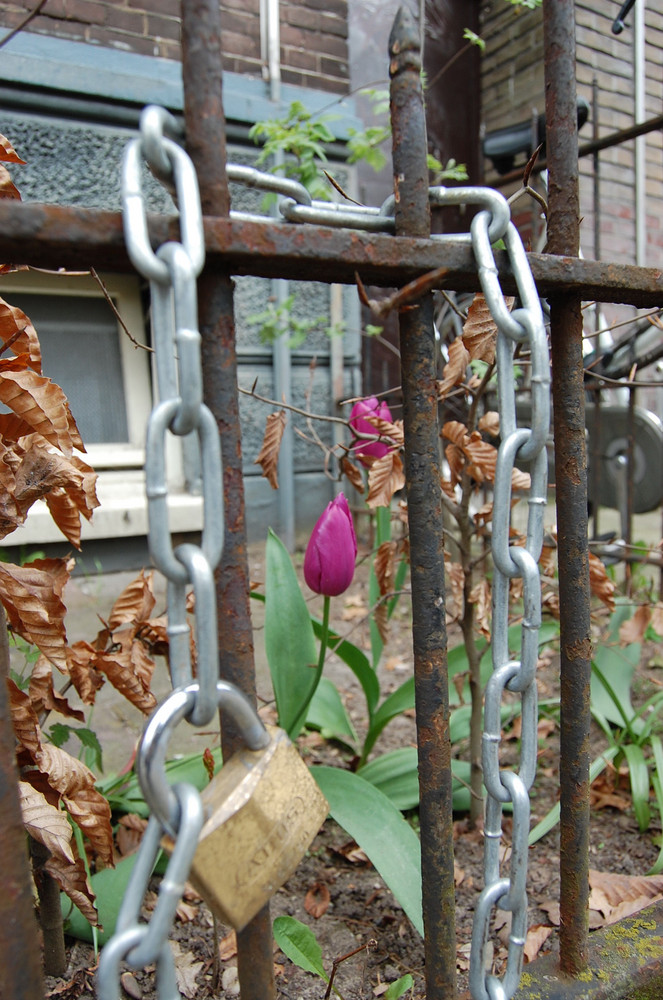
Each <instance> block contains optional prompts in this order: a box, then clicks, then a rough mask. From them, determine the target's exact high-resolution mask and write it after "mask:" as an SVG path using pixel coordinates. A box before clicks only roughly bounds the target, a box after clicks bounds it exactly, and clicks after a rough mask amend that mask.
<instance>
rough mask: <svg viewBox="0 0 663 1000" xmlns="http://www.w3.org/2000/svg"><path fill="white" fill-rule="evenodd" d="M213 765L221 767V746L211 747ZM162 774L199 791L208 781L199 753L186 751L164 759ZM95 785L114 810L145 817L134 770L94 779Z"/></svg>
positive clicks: (140, 790)
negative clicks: (177, 755) (164, 767)
mask: <svg viewBox="0 0 663 1000" xmlns="http://www.w3.org/2000/svg"><path fill="white" fill-rule="evenodd" d="M212 757H213V759H214V767H215V768H219V767H221V764H222V760H221V749H220V747H215V749H214V750H212ZM166 774H167V775H168V780H169V782H170V784H176V783H177V782H184V783H185V784H188V785H194V786H195V787H196V788H197V789H198V791H199V792H202V790H203V788H205V786H206V785H207V784H208V783H209V775H208V773H207V769H206V768H205V765H204V763H203V755H202V753H191V754H186V755H185V756H183V757H178V758H177V759H176V760H169V761H167V762H166ZM96 788H97V789H98V791H100V792H101V794H102V795H103V796H104V798H106V799H108V801H109V803H110V807H111V809H112V810H113V812H115V813H136V814H137V815H138V816H142V817H143V818H144V819H146V818H147V817H148V816H149V809H148V807H147V803H146V802H145V799H144V797H143V792H142V789H141V787H140V782H139V781H138V776H137V775H136V772H135V771H131V772H130V773H129V774H121V775H114V776H112V777H109V778H106V779H105V780H104V781H98V782H97V783H96Z"/></svg>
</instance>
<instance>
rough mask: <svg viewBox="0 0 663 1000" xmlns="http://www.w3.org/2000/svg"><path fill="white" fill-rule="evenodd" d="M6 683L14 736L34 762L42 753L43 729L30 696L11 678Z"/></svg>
mask: <svg viewBox="0 0 663 1000" xmlns="http://www.w3.org/2000/svg"><path fill="white" fill-rule="evenodd" d="M6 683H7V693H8V695H9V708H10V711H11V718H12V726H13V727H14V735H15V736H16V739H17V740H18V743H19V746H21V747H23V748H24V749H25V750H27V751H28V754H29V755H30V759H31V760H33V761H34V759H35V758H36V756H37V754H38V753H39V752H40V751H41V729H40V728H39V719H38V718H37V713H36V712H35V710H34V708H33V707H32V701H31V700H30V696H29V695H27V694H26V693H25V692H24V691H21V689H20V688H19V687H18V685H17V684H15V683H14V681H13V680H11V678H10V677H7V679H6Z"/></svg>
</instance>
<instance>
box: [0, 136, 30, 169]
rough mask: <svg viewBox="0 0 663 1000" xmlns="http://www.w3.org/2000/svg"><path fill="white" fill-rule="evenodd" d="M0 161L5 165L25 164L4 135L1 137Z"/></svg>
mask: <svg viewBox="0 0 663 1000" xmlns="http://www.w3.org/2000/svg"><path fill="white" fill-rule="evenodd" d="M0 161H2V162H3V163H22V164H24V163H25V160H22V159H21V157H20V156H19V155H18V153H17V152H16V150H15V149H14V147H13V146H12V144H11V142H10V141H9V139H7V138H6V136H4V135H0Z"/></svg>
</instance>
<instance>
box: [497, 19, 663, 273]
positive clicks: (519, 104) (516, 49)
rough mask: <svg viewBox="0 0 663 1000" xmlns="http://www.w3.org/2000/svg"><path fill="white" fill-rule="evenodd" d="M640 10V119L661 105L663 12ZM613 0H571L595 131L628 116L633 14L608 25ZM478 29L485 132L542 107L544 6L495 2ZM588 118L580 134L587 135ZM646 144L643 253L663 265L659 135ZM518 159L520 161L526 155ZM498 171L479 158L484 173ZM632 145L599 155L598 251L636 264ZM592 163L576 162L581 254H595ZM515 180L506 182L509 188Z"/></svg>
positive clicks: (524, 216)
mask: <svg viewBox="0 0 663 1000" xmlns="http://www.w3.org/2000/svg"><path fill="white" fill-rule="evenodd" d="M641 3H642V4H643V7H644V11H645V39H646V52H645V62H646V70H645V73H646V80H645V87H646V108H645V118H651V117H654V116H655V115H658V114H660V113H661V107H662V105H663V79H662V77H661V70H660V67H661V61H662V59H663V12H661V10H660V4H659V3H657V2H656V0H641ZM617 10H618V7H617V6H616V5H614V4H605V2H603V0H577V2H576V42H577V48H576V60H577V91H578V95H579V96H582V97H584V98H586V99H587V100H588V101H589V103H590V105H591V104H592V89H593V88H592V82H593V79H594V78H596V80H597V84H598V116H597V117H598V134H599V136H604V135H607V134H609V133H612V132H615V131H618V130H620V129H624V128H628V127H630V126H631V125H633V124H634V121H635V117H634V115H635V83H634V75H635V71H634V31H633V16H630V17H629V18H628V22H629V25H630V26H629V27H628V28H627V29H626V30H625V31H624V32H623V33H622V34H621V35H613V34H612V32H611V30H610V29H611V25H612V21H613V18H614V16H615V14H616V11H617ZM482 35H483V36H484V37H485V39H486V53H485V55H484V57H483V60H482V121H483V126H484V128H485V129H486V130H487V131H492V130H493V129H495V128H500V127H502V126H503V125H506V124H509V123H516V122H519V121H525V120H527V119H528V118H530V117H531V114H532V110H533V109H536V110H537V111H538V112H541V111H543V110H544V83H543V25H542V12H541V10H536V11H527V12H525V11H521V12H519V13H516V12H515V11H514V10H513V9H512V8H511V7H510V5H507V4H504V3H497V2H493V3H492V4H491V6H490V8H489V10H488V12H487V13H486V14H485V15H484V19H483V22H482ZM592 128H593V124H592V122H591V121H590V122H589V123H588V124H587V125H585V127H584V128H583V130H582V132H581V133H580V141H581V142H583V141H589V140H590V139H591V138H592ZM645 145H646V213H645V214H646V219H645V220H644V225H645V229H646V234H647V248H646V259H645V261H644V263H645V264H646V265H647V266H650V267H660V266H661V265H663V228H661V222H660V219H661V216H662V215H663V139H662V137H661V132H660V131H659V132H653V133H650V135H649V136H647V138H646V140H645ZM519 162H521V163H522V162H523V159H522V158H521V160H520V161H519ZM494 178H495V174H494V173H492V172H491V169H490V164H489V163H487V164H486V179H487V181H488V182H489V183H490V181H491V179H494ZM634 179H635V144H634V142H628V143H624V144H623V145H621V146H617V147H614V148H612V149H607V150H605V151H602V152H601V154H600V203H599V213H600V235H599V239H600V246H599V256H600V257H601V259H603V260H608V261H610V260H612V261H616V262H620V263H635V195H634ZM593 186H594V185H593V164H592V158H591V157H585V158H584V159H581V161H580V199H581V218H582V222H581V246H582V251H583V253H584V255H585V256H586V257H593V256H595V239H594V197H593ZM516 187H517V185H516V186H513V187H511V188H510V189H507V190H506V192H505V193H510V192H512V191H514V190H515V189H516ZM518 213H519V221H520V222H521V223H522V224H523V225H524V226H525V227H527V226H528V223H529V219H530V217H531V214H532V208H531V205H528V204H527V203H526V202H525V201H523V202H519V205H518Z"/></svg>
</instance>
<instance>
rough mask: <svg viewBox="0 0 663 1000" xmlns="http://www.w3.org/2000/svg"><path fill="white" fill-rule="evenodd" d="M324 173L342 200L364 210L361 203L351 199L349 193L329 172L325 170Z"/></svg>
mask: <svg viewBox="0 0 663 1000" xmlns="http://www.w3.org/2000/svg"><path fill="white" fill-rule="evenodd" d="M322 172H323V174H324V175H325V177H326V178H327V180H328V181H329V183H330V184H331V186H332V187H333V188H334V190H335V191H338V193H339V194H340V196H341V197H342V198H345V200H346V201H349V202H352V204H353V205H359V207H360V208H363V205H362V203H361V202H360V201H355V200H354V198H351V197H350V195H349V194H348V193H347V191H344V190H343V188H342V187H341V185H340V184H339V183H338V181H337V180H336V179H335V178H334V177H332V175H331V174H330V173H329V171H328V170H323V171H322Z"/></svg>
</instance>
